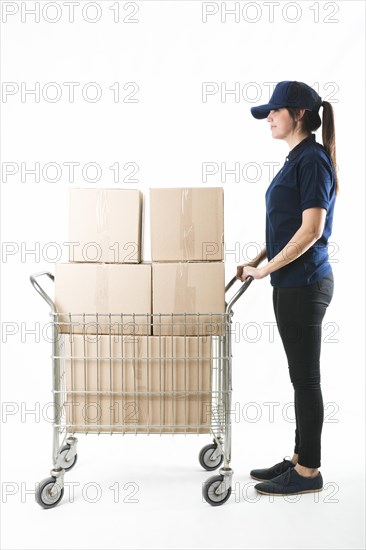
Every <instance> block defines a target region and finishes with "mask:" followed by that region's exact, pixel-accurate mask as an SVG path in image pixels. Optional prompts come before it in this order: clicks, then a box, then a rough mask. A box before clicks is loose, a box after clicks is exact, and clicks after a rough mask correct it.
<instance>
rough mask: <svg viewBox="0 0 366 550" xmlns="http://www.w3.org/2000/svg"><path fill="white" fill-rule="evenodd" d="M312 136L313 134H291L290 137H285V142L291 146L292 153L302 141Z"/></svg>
mask: <svg viewBox="0 0 366 550" xmlns="http://www.w3.org/2000/svg"><path fill="white" fill-rule="evenodd" d="M310 135H311V134H306V133H302V134H291V135H288V136H286V137H285V141H286V143H287V145H288V146H289V148H290V151H291V149H293V148H294V147H296V145H298V144H299V143H300V141H303V140H304V139H306V138H308V137H309V136H310Z"/></svg>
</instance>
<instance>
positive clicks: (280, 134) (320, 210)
mask: <svg viewBox="0 0 366 550" xmlns="http://www.w3.org/2000/svg"><path fill="white" fill-rule="evenodd" d="M320 107H322V108H323V112H322V121H321V119H320V116H319V109H320ZM251 112H252V115H253V116H254V117H255V118H257V119H263V118H267V122H268V123H269V125H270V131H271V133H272V137H273V138H274V139H283V140H284V141H286V143H287V144H288V146H289V148H290V152H289V154H288V156H287V158H286V161H285V163H284V165H283V167H282V169H281V170H280V171H279V172H278V174H277V175H276V176H275V178H274V179H273V180H272V182H271V184H270V185H269V187H268V189H267V192H266V247H265V249H263V250H262V251H261V253H260V254H258V256H257V257H256V258H255V259H254V260H252V261H251V262H249V263H247V264H244V265H240V266H238V268H237V278H238V279H240V280H242V281H244V280H245V279H246V278H247V277H248V276H252V277H253V278H254V279H262V278H263V277H266V276H267V275H270V279H271V284H272V286H273V306H274V312H275V317H276V321H277V326H278V330H279V333H280V336H281V340H282V343H283V346H284V350H285V353H286V356H287V360H288V367H289V374H290V379H291V382H292V384H293V387H294V391H295V396H294V397H295V398H294V403H295V413H296V430H295V448H294V454H293V457H292V459H291V460H286V459H285V458H284V459H283V461H282V462H279V463H278V464H275V465H274V466H272V467H271V468H264V469H257V470H252V471H251V472H250V475H251V476H252V477H253V478H254V479H257V480H260V481H262V483H257V484H256V485H255V488H256V489H257V491H258V492H260V493H264V494H271V495H284V494H286V495H288V494H299V493H307V492H316V491H321V490H322V488H323V479H322V475H321V473H320V471H319V470H318V468H319V466H320V455H321V453H320V449H321V431H322V425H323V419H324V408H323V399H322V392H321V387H320V364H319V358H320V347H321V328H322V320H323V317H324V314H325V311H326V308H327V306H328V305H329V304H330V302H331V299H332V295H333V273H332V267H331V265H330V263H329V258H328V251H327V244H328V239H329V236H330V234H331V232H332V222H333V211H334V203H335V196H336V194H337V192H338V182H337V176H336V156H335V132H334V117H333V108H332V106H331V104H330V103H328V102H327V101H322V99H321V97H319V95H318V94H317V93H316V92H315V91H314V90H313V89H312V88H310V86H308V85H307V84H304V83H303V82H293V81H284V82H279V83H278V84H277V86H276V87H275V89H274V92H273V94H272V96H271V98H270V100H269V103H268V104H267V105H261V106H258V107H252V109H251ZM321 125H322V138H323V146H322V145H320V144H319V143H317V142H316V141H315V134H313V133H312V132H313V131H315V130H317V129H318V128H319V127H320V126H321ZM265 258H267V259H268V263H266V264H265V265H263V266H262V267H258V266H259V264H260V263H261V262H262V261H263V260H265Z"/></svg>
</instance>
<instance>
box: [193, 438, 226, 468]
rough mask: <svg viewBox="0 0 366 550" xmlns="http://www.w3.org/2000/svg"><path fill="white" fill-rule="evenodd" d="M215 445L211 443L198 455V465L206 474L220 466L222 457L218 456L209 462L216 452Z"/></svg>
mask: <svg viewBox="0 0 366 550" xmlns="http://www.w3.org/2000/svg"><path fill="white" fill-rule="evenodd" d="M216 449H217V445H216V444H215V443H211V444H210V445H206V446H205V447H203V449H201V451H200V454H199V455H198V460H199V461H200V464H201V466H202V468H204V469H205V470H207V471H208V472H210V471H212V470H216V469H217V468H218V467H219V466H221V464H222V462H223V460H224V455H219V456H218V457H217V458H215V460H210V458H211V456H212V454H213V453H214V451H216Z"/></svg>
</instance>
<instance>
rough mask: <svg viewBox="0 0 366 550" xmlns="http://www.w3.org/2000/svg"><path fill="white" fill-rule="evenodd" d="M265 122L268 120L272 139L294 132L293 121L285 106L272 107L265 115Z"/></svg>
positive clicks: (285, 136)
mask: <svg viewBox="0 0 366 550" xmlns="http://www.w3.org/2000/svg"><path fill="white" fill-rule="evenodd" d="M267 122H269V125H270V129H271V132H272V137H273V138H274V139H286V138H287V137H288V136H290V135H291V134H293V133H294V121H293V120H292V118H291V117H290V113H289V112H288V110H287V109H286V107H282V108H281V109H272V111H270V112H269V115H268V117H267Z"/></svg>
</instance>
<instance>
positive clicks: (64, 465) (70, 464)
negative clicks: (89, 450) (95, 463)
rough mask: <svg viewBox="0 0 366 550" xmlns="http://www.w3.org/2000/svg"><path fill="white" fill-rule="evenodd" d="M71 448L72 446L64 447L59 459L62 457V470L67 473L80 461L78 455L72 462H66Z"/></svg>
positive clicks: (60, 463) (60, 462)
mask: <svg viewBox="0 0 366 550" xmlns="http://www.w3.org/2000/svg"><path fill="white" fill-rule="evenodd" d="M70 448H71V445H64V446H63V447H62V448H61V450H60V453H59V457H60V460H59V466H60V468H63V469H64V470H65V472H68V471H69V470H71V468H73V467H74V466H75V464H76V461H77V459H78V455H77V454H76V455H75V456H74V457H73V458H72V459H71V460H66V455H67V453H68V451H69V449H70Z"/></svg>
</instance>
